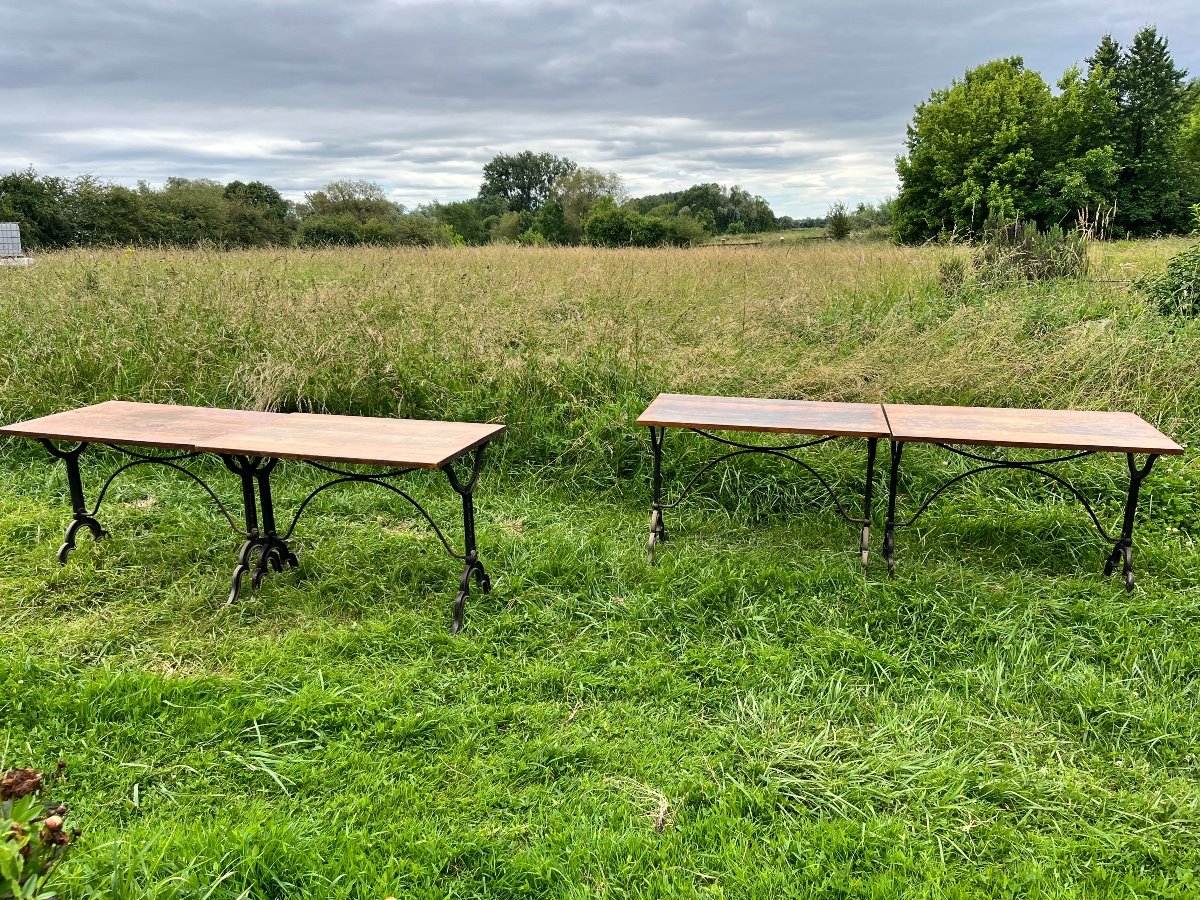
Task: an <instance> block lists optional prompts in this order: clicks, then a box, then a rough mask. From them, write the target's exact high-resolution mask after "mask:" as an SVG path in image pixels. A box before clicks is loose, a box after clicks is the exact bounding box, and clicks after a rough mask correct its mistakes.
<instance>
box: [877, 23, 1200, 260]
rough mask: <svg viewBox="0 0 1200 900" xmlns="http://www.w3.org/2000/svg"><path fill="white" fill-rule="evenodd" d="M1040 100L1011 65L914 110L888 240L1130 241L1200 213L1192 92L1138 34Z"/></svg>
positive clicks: (1103, 46) (1033, 78) (992, 68)
mask: <svg viewBox="0 0 1200 900" xmlns="http://www.w3.org/2000/svg"><path fill="white" fill-rule="evenodd" d="M1086 63H1087V68H1086V70H1084V69H1083V68H1081V67H1073V68H1071V69H1068V70H1067V71H1066V72H1065V73H1064V74H1063V76H1062V78H1060V79H1059V80H1058V83H1057V92H1055V91H1052V90H1051V88H1050V86H1049V85H1048V84H1047V83H1046V82H1045V80H1044V79H1043V78H1042V76H1041V75H1040V74H1039V73H1037V72H1032V71H1030V70H1028V69H1027V68H1026V67H1025V63H1024V61H1023V60H1022V59H1021V57H1019V56H1014V57H1010V58H1008V59H998V60H993V61H991V62H988V63H984V64H983V65H980V66H977V67H976V68H973V69H970V70H968V71H967V72H966V74H965V75H964V77H963V78H962V79H961V80H956V81H954V82H953V83H952V84H951V85H950V86H949V87H947V88H942V89H939V90H935V91H933V93H932V95H931V96H930V98H929V99H928V100H927V101H925V102H924V103H922V104H920V105H919V106H917V108H916V113H915V115H914V116H913V119H912V122H911V123H910V124H909V126H908V132H907V140H906V150H907V152H906V153H905V154H904V155H902V156H900V157H899V158H898V159H897V163H896V168H897V172H898V173H899V175H900V184H901V186H900V191H899V194H898V196H897V197H896V200H895V203H894V206H893V209H892V217H893V228H894V230H895V236H896V238H897V239H898V240H900V241H904V242H919V241H924V240H929V239H931V238H936V237H939V236H942V235H947V234H951V235H960V236H966V237H972V236H975V235H978V234H980V233H983V232H985V231H987V230H988V229H989V223H993V224H995V223H1000V224H1004V223H1013V222H1018V221H1021V222H1027V223H1034V224H1036V225H1037V226H1038V227H1039V228H1040V229H1042V230H1046V229H1051V228H1054V227H1059V228H1064V229H1071V228H1078V229H1080V230H1083V231H1086V232H1088V233H1091V234H1094V235H1099V236H1115V237H1125V236H1129V237H1138V236H1147V235H1153V234H1159V233H1179V232H1184V231H1186V230H1187V229H1188V227H1189V224H1190V222H1191V220H1192V207H1194V205H1195V204H1197V203H1200V79H1193V80H1192V81H1190V82H1187V81H1186V78H1187V72H1186V71H1185V70H1183V69H1181V68H1179V67H1178V66H1177V65H1176V64H1175V61H1174V60H1173V59H1172V57H1171V53H1170V51H1169V48H1168V45H1167V40H1166V38H1165V37H1162V36H1160V35H1159V34H1158V33H1157V31H1156V30H1155V29H1154V28H1153V27H1147V28H1143V29H1142V30H1141V31H1139V32H1138V33H1137V34H1136V35H1135V36H1134V38H1133V42H1132V43H1131V44H1130V45H1129V46H1128V47H1122V46H1121V45H1120V44H1119V43H1118V42H1117V41H1115V40H1114V39H1113V38H1112V36H1111V35H1105V36H1104V37H1103V38H1102V39H1101V40H1100V43H1099V45H1098V46H1097V47H1096V50H1095V52H1094V53H1093V54H1092V55H1091V56H1089V57H1087V60H1086Z"/></svg>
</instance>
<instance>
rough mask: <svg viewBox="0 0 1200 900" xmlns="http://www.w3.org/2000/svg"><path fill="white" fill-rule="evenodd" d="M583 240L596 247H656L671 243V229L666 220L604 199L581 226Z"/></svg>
mask: <svg viewBox="0 0 1200 900" xmlns="http://www.w3.org/2000/svg"><path fill="white" fill-rule="evenodd" d="M583 237H584V240H586V241H587V242H588V243H589V244H592V245H594V246H597V247H658V246H661V245H662V244H665V243H667V242H668V241H670V240H671V238H672V228H671V225H670V223H669V222H668V220H666V219H660V218H658V217H657V216H644V215H642V214H641V213H640V212H638V211H637V210H636V209H634V208H633V207H631V206H617V205H616V204H615V203H613V202H612V200H610V199H608V198H603V199H601V200H600V202H598V203H597V204H596V205H595V207H594V208H593V209H592V214H591V215H590V216H588V218H587V221H586V222H585V223H584V225H583Z"/></svg>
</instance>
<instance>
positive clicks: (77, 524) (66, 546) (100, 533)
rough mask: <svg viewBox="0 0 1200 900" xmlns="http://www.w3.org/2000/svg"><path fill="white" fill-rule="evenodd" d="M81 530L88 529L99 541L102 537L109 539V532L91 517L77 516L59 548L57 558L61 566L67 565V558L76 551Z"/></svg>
mask: <svg viewBox="0 0 1200 900" xmlns="http://www.w3.org/2000/svg"><path fill="white" fill-rule="evenodd" d="M80 528H86V529H87V530H88V531H90V532H91V533H92V538H93V539H94V540H99V539H100V538H102V537H108V532H107V531H105V530H104V529H103V528H102V527H101V526H100V523H99V522H97V521H96V520H95V519H94V518H92V517H91V516H89V515H81V514H76V516H75V518H74V519H73V520H72V522H71V524H70V525H68V526H67V533H66V536H65V537H63V544H62V546H61V547H59V548H58V553H56V554H55V557H56V558H57V559H58V563H59V565H62V566H65V565H66V564H67V557H68V556H70V555H71V551H72V550H74V549H75V535H76V534H78V533H79V529H80Z"/></svg>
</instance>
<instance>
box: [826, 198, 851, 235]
mask: <svg viewBox="0 0 1200 900" xmlns="http://www.w3.org/2000/svg"><path fill="white" fill-rule="evenodd" d="M825 233H826V234H828V235H829V236H830V237H831V238H833V239H834V240H835V241H842V240H845V239H846V238H848V237H850V213H848V212H847V211H846V204H845V203H842V202H840V201H839V202H838V203H835V204H833V205H832V206H830V207H829V213H828V214H827V215H826V216H825Z"/></svg>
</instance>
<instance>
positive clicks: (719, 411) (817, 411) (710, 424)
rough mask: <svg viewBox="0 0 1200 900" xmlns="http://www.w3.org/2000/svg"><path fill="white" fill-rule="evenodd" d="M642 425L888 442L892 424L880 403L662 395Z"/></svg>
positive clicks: (642, 420)
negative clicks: (888, 422)
mask: <svg viewBox="0 0 1200 900" xmlns="http://www.w3.org/2000/svg"><path fill="white" fill-rule="evenodd" d="M637 424H639V425H655V426H665V427H670V428H720V429H728V430H731V431H769V432H776V433H784V434H819V435H829V436H831V437H865V438H885V437H887V436H888V426H887V419H885V418H884V415H883V409H882V408H881V407H880V406H879V404H877V403H821V402H817V401H813V400H762V399H758V398H754V397H705V396H699V395H695V394H659V395H658V397H656V398H655V400H654V402H653V403H651V404H650V405H649V406H648V407H646V411H645V412H643V413H642V414H641V416H640V417H639V418H638V420H637Z"/></svg>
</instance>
